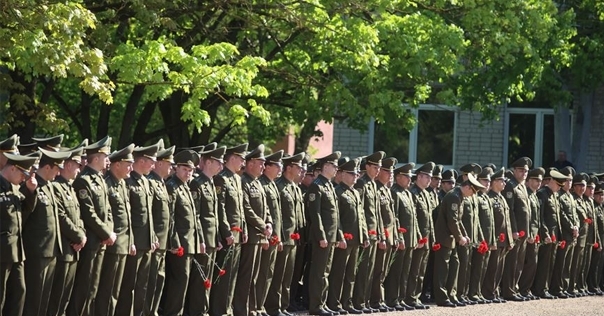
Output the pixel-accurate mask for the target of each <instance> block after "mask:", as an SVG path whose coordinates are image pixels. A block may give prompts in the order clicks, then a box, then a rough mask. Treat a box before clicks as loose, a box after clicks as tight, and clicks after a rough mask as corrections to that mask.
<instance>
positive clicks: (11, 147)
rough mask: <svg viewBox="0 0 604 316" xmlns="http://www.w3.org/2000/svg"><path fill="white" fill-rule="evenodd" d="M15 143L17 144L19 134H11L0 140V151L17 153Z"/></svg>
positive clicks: (17, 149)
mask: <svg viewBox="0 0 604 316" xmlns="http://www.w3.org/2000/svg"><path fill="white" fill-rule="evenodd" d="M17 145H19V136H18V135H17V134H13V136H11V137H9V138H7V139H5V140H3V141H1V142H0V153H11V154H17V153H19V148H17Z"/></svg>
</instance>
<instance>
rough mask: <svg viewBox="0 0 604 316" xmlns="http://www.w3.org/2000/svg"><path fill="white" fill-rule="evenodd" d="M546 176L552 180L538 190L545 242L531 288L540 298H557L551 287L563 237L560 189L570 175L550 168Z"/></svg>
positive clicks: (540, 250) (541, 231) (541, 247)
mask: <svg viewBox="0 0 604 316" xmlns="http://www.w3.org/2000/svg"><path fill="white" fill-rule="evenodd" d="M544 178H549V179H550V181H548V183H547V184H546V185H544V186H542V187H541V188H540V189H539V190H538V191H537V198H538V200H539V205H540V206H541V216H542V218H543V226H542V227H541V229H540V232H539V235H538V236H539V239H541V241H542V243H543V244H542V245H541V246H539V257H538V259H537V272H536V275H535V280H534V281H533V286H532V289H531V290H532V292H533V294H534V295H537V296H539V297H540V298H544V299H555V298H557V297H556V296H553V295H551V294H550V292H549V289H550V280H551V278H552V272H553V268H554V263H555V259H556V251H557V249H556V248H558V243H557V240H559V239H560V238H561V234H560V228H561V227H560V202H559V200H558V191H559V190H560V188H561V187H563V186H564V185H565V184H566V181H567V179H569V177H567V176H565V175H563V174H561V173H560V172H558V171H556V170H551V169H550V170H547V171H546V174H545V176H544Z"/></svg>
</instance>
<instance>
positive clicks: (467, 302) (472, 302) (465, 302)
mask: <svg viewBox="0 0 604 316" xmlns="http://www.w3.org/2000/svg"><path fill="white" fill-rule="evenodd" d="M463 302H464V304H466V305H476V304H478V302H475V301H471V300H463Z"/></svg>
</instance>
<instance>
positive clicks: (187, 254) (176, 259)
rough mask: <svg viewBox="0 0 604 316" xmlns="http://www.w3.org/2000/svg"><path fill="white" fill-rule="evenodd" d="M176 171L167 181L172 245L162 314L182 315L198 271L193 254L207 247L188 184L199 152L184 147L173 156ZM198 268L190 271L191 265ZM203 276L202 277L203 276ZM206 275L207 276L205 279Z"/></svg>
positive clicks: (170, 242)
mask: <svg viewBox="0 0 604 316" xmlns="http://www.w3.org/2000/svg"><path fill="white" fill-rule="evenodd" d="M174 162H175V163H176V172H175V173H174V175H173V176H172V177H170V178H169V179H168V180H167V181H166V188H167V189H168V195H169V196H170V231H169V234H170V235H169V236H170V237H169V241H168V242H169V249H170V253H169V254H167V256H166V285H165V287H164V288H165V293H169V294H168V295H165V300H164V301H163V315H167V316H171V315H182V314H183V310H184V304H185V296H186V294H187V289H188V284H189V279H190V274H191V273H199V274H202V273H204V275H203V276H205V278H207V276H206V275H205V273H206V272H207V271H198V270H197V269H196V267H195V266H194V265H193V257H194V255H196V254H203V253H205V251H206V246H205V243H204V238H203V234H202V231H201V222H200V220H199V216H197V212H196V210H195V201H194V200H193V195H192V194H191V190H190V188H189V181H191V177H192V176H193V172H194V171H195V166H197V165H198V164H199V154H198V153H197V152H194V151H192V150H183V151H181V152H179V153H178V154H176V155H175V156H174ZM192 268H193V269H195V271H191V269H192ZM203 276H202V277H203ZM205 278H204V279H205Z"/></svg>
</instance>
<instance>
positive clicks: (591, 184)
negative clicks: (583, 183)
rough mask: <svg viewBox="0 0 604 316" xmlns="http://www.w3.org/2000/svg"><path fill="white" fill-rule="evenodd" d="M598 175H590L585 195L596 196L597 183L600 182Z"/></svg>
mask: <svg viewBox="0 0 604 316" xmlns="http://www.w3.org/2000/svg"><path fill="white" fill-rule="evenodd" d="M598 182H599V181H598V177H596V176H594V175H591V176H589V180H588V181H587V187H586V188H585V193H584V195H585V196H586V197H588V198H590V197H593V196H594V191H595V189H596V185H597V184H598Z"/></svg>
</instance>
